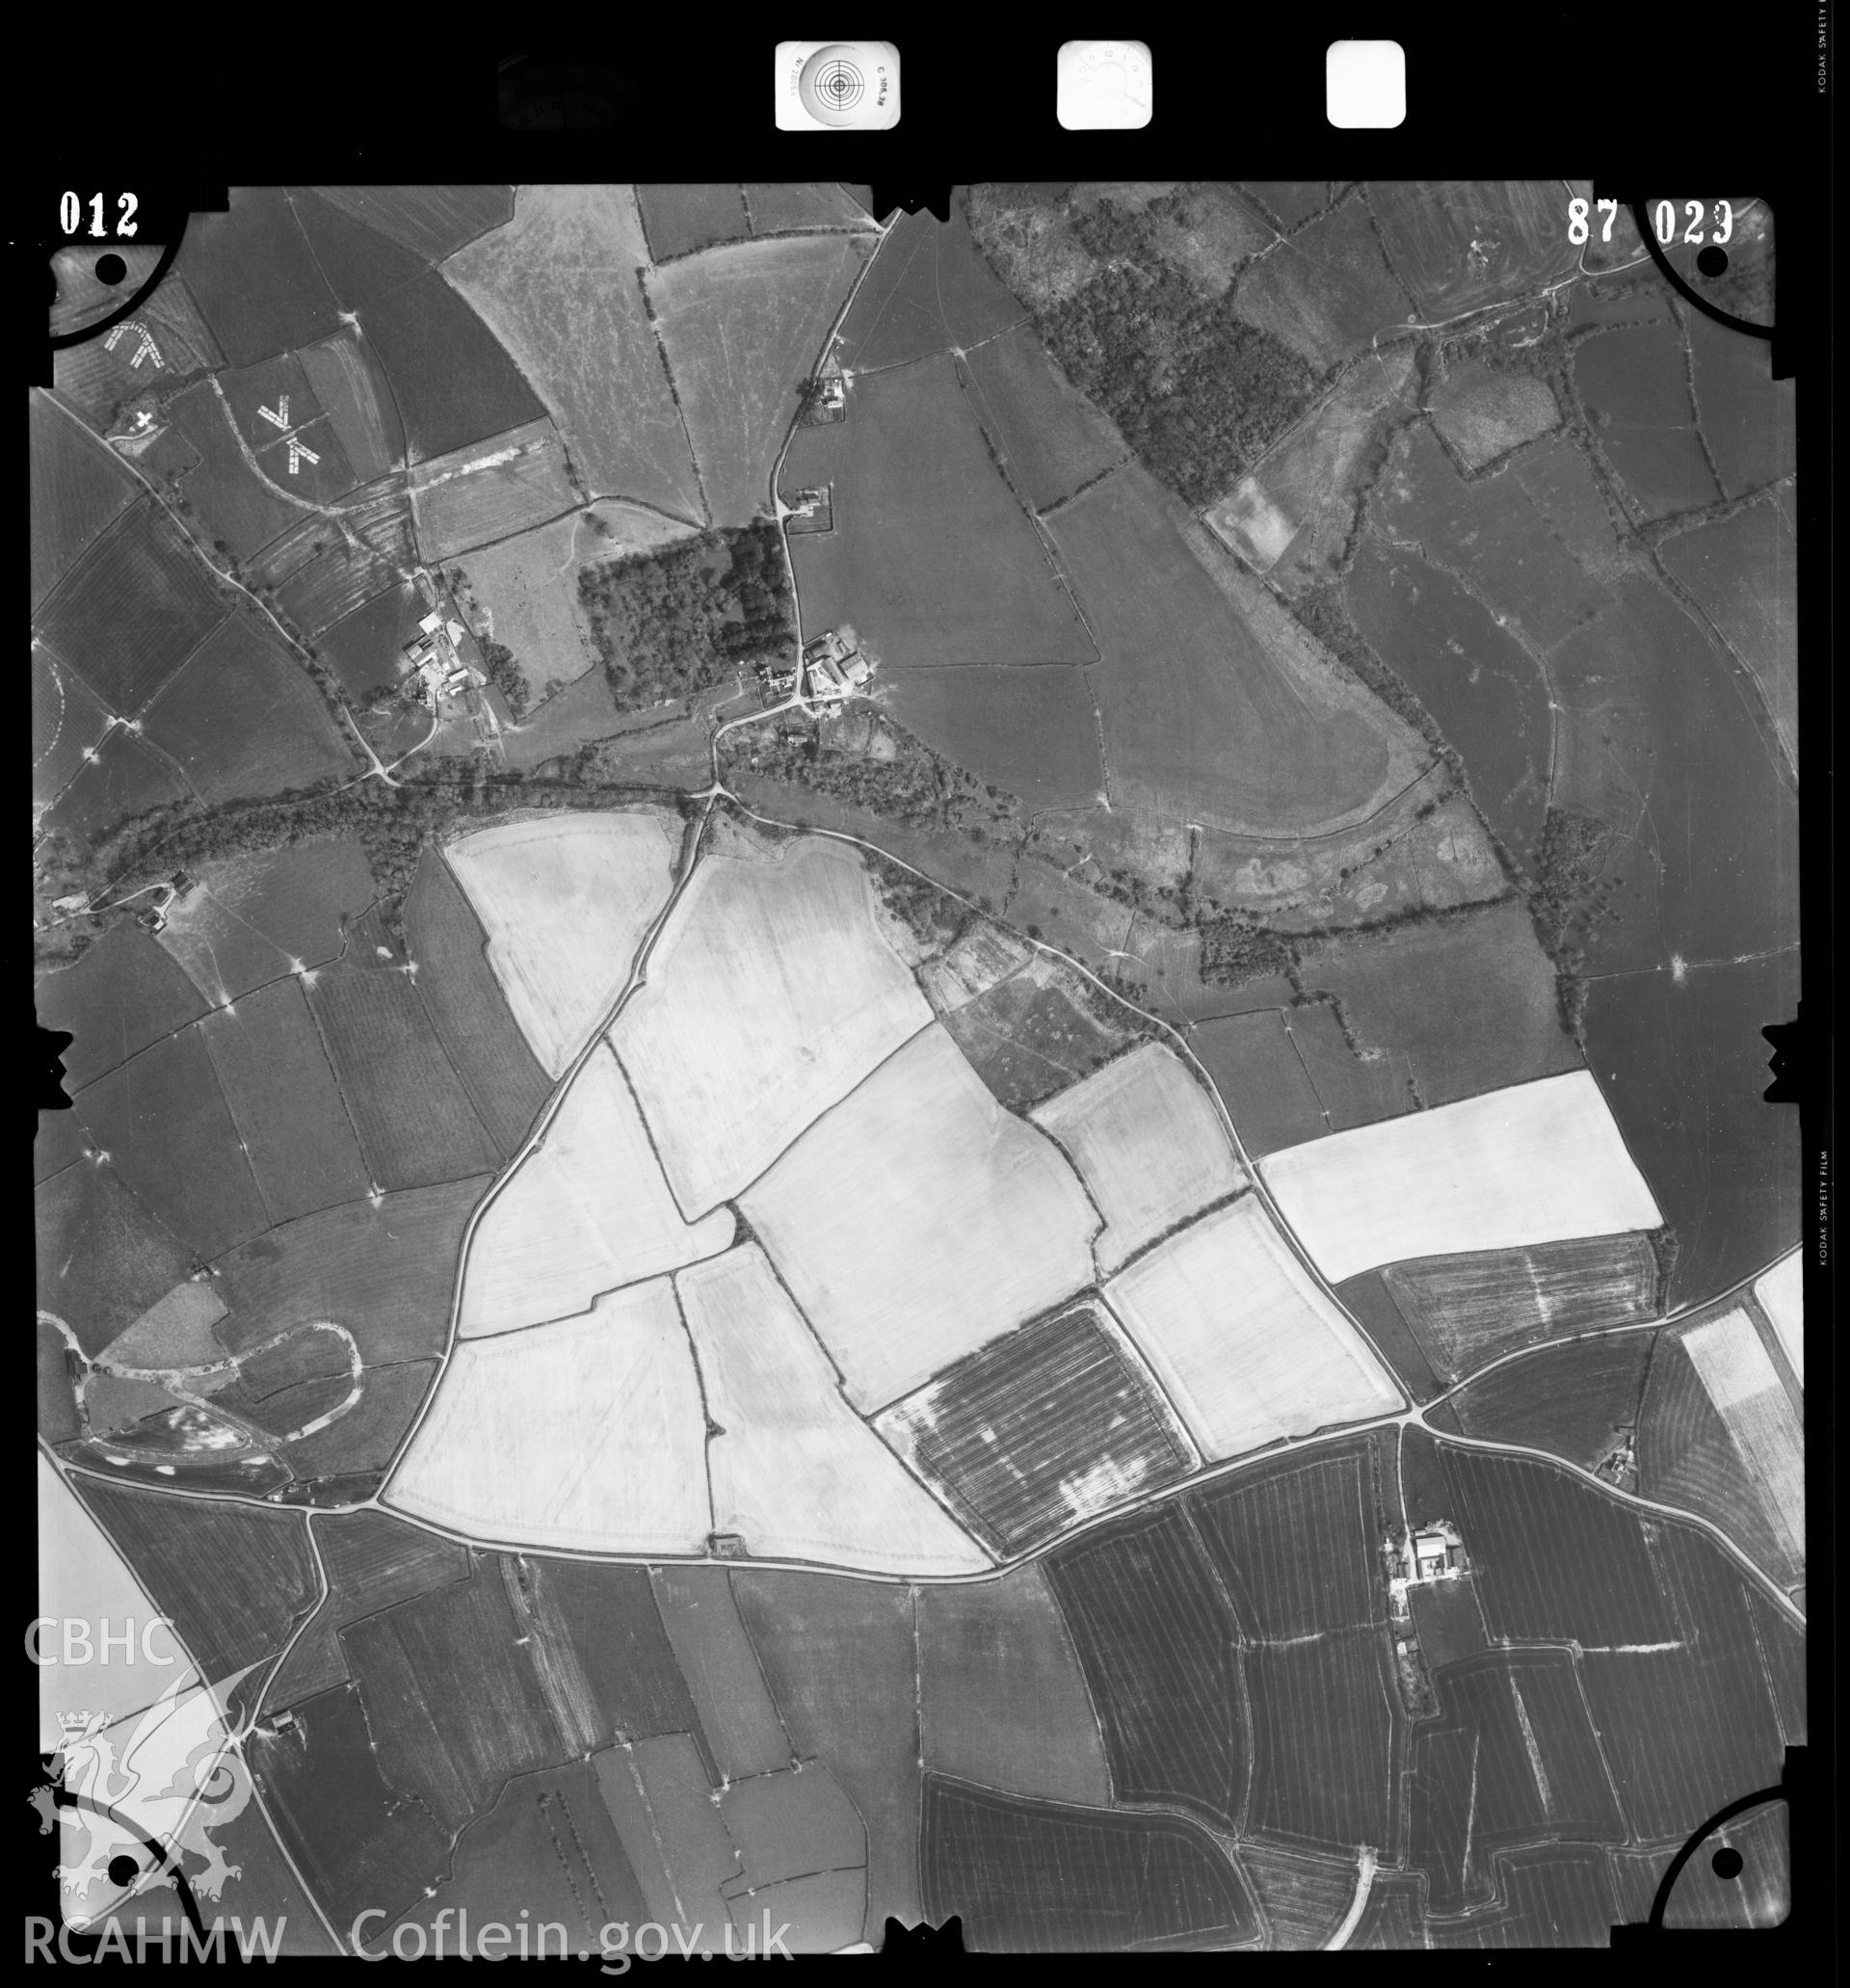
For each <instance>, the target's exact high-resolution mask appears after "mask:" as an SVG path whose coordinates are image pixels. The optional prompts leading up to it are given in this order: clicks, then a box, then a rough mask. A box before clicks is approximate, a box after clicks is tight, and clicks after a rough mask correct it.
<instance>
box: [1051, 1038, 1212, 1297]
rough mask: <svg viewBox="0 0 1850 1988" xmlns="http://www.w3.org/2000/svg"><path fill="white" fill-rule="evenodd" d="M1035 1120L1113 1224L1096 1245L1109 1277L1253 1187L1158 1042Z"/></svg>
mask: <svg viewBox="0 0 1850 1988" xmlns="http://www.w3.org/2000/svg"><path fill="white" fill-rule="evenodd" d="M1031 1116H1032V1118H1033V1120H1034V1123H1035V1124H1036V1125H1038V1126H1039V1127H1041V1129H1042V1130H1043V1131H1044V1132H1045V1133H1046V1134H1047V1136H1048V1137H1049V1138H1051V1139H1052V1140H1053V1141H1054V1143H1055V1144H1056V1145H1057V1146H1059V1148H1060V1149H1061V1151H1062V1152H1063V1153H1067V1154H1068V1155H1069V1156H1070V1158H1071V1160H1072V1162H1073V1164H1074V1165H1075V1166H1076V1167H1077V1168H1078V1170H1079V1178H1080V1179H1081V1180H1083V1181H1084V1182H1085V1185H1086V1191H1087V1192H1088V1193H1089V1194H1090V1195H1091V1197H1092V1199H1093V1201H1094V1203H1095V1204H1096V1205H1097V1208H1098V1211H1099V1213H1100V1214H1101V1215H1103V1216H1104V1218H1105V1226H1104V1228H1103V1230H1102V1231H1101V1232H1100V1233H1099V1235H1098V1237H1097V1241H1096V1242H1095V1244H1094V1246H1093V1247H1094V1254H1095V1256H1096V1259H1097V1264H1098V1268H1099V1271H1100V1273H1101V1274H1102V1275H1104V1276H1110V1275H1112V1274H1113V1273H1114V1272H1116V1271H1118V1270H1120V1269H1122V1268H1123V1265H1124V1263H1125V1262H1126V1261H1128V1259H1130V1258H1132V1257H1134V1256H1135V1255H1136V1254H1137V1252H1138V1251H1139V1250H1141V1249H1143V1248H1144V1247H1145V1246H1146V1245H1147V1244H1150V1243H1151V1242H1154V1241H1155V1240H1156V1238H1157V1237H1158V1236H1159V1235H1162V1234H1165V1233H1167V1232H1168V1231H1170V1230H1172V1229H1174V1228H1176V1226H1177V1225H1178V1224H1180V1223H1182V1222H1184V1221H1186V1220H1187V1219H1188V1218H1189V1217H1190V1216H1191V1215H1194V1214H1198V1213H1199V1212H1200V1211H1201V1210H1202V1209H1203V1208H1204V1207H1205V1206H1207V1205H1208V1204H1209V1203H1210V1202H1215V1201H1220V1200H1223V1199H1224V1198H1225V1197H1226V1196H1228V1195H1230V1194H1232V1193H1234V1192H1235V1191H1236V1190H1237V1189H1239V1188H1241V1187H1243V1186H1245V1185H1246V1184H1247V1182H1246V1174H1245V1171H1244V1169H1242V1167H1241V1166H1240V1163H1239V1161H1238V1160H1237V1159H1235V1158H1234V1157H1233V1150H1232V1148H1231V1146H1229V1143H1228V1138H1227V1134H1226V1132H1225V1131H1223V1130H1222V1128H1221V1122H1220V1120H1219V1119H1218V1118H1217V1117H1216V1116H1215V1113H1214V1107H1213V1104H1212V1103H1211V1101H1210V1100H1209V1099H1208V1097H1207V1094H1206V1093H1205V1092H1204V1091H1203V1088H1202V1087H1201V1085H1200V1084H1199V1083H1197V1081H1196V1080H1195V1078H1194V1076H1193V1075H1192V1074H1190V1072H1189V1070H1188V1068H1187V1066H1186V1065H1185V1064H1183V1063H1182V1062H1181V1060H1180V1059H1179V1058H1178V1057H1177V1056H1176V1054H1175V1053H1174V1051H1172V1050H1170V1049H1166V1048H1164V1047H1162V1046H1161V1045H1160V1044H1157V1043H1145V1044H1142V1045H1140V1046H1139V1047H1137V1048H1135V1049H1133V1050H1132V1051H1131V1052H1130V1053H1129V1055H1127V1056H1121V1057H1120V1058H1119V1059H1118V1060H1117V1061H1116V1062H1115V1063H1108V1064H1106V1065H1105V1067H1104V1068H1103V1069H1102V1070H1099V1071H1096V1072H1095V1073H1094V1074H1092V1075H1091V1076H1089V1077H1086V1078H1084V1079H1083V1080H1082V1081H1081V1082H1079V1083H1077V1084H1075V1085H1073V1087H1072V1088H1071V1089H1070V1090H1069V1091H1062V1092H1061V1093H1060V1094H1059V1095H1058V1096H1057V1097H1054V1098H1050V1099H1049V1100H1047V1101H1046V1103H1044V1104H1043V1105H1040V1106H1038V1107H1037V1108H1036V1110H1035V1111H1034V1112H1033V1113H1032V1114H1031Z"/></svg>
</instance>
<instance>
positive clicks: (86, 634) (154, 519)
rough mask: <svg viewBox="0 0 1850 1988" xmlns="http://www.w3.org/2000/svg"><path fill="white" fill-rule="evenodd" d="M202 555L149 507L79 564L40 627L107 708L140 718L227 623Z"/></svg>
mask: <svg viewBox="0 0 1850 1988" xmlns="http://www.w3.org/2000/svg"><path fill="white" fill-rule="evenodd" d="M224 619H225V600H224V597H223V596H221V595H220V593H219V591H218V589H217V588H216V587H215V586H214V585H213V584H212V582H211V580H210V579H209V578H208V577H207V575H206V573H205V570H204V569H203V568H202V567H201V565H200V563H199V559H198V554H197V553H196V552H195V551H194V550H193V548H192V546H190V545H189V544H188V543H186V541H185V540H184V539H183V538H181V536H180V535H179V533H178V532H177V531H175V530H174V528H173V526H172V524H171V523H170V522H169V521H168V519H167V518H166V517H165V516H164V515H163V514H162V513H161V511H160V508H159V507H158V506H157V505H156V504H155V503H154V502H153V501H152V500H151V499H149V500H147V501H145V502H143V503H137V504H134V505H131V506H130V507H129V509H128V510H127V511H126V512H124V513H123V515H122V516H121V517H120V518H119V519H118V520H117V522H116V523H115V524H114V525H113V526H112V527H111V528H110V529H109V530H108V531H107V532H105V533H104V534H103V536H102V537H101V538H100V539H98V540H97V541H96V542H95V543H92V546H91V548H90V550H89V551H88V552H86V553H85V554H84V556H83V557H82V558H81V559H80V560H79V561H78V562H77V564H76V565H75V566H73V567H72V568H71V569H70V570H69V572H67V573H66V576H65V578H64V580H63V582H62V583H61V584H60V585H59V587H58V589H57V591H56V592H55V593H54V594H53V595H52V596H51V598H50V599H49V600H48V601H47V602H46V603H45V605H44V607H43V608H42V609H41V610H40V616H39V621H38V625H39V627H40V631H41V632H42V633H43V635H44V638H45V640H46V641H47V642H49V643H50V644H51V646H52V648H53V649H56V650H57V651H58V654H59V655H60V656H61V657H63V658H64V660H65V661H66V662H67V663H68V664H69V665H70V666H71V668H72V669H74V670H75V671H76V672H77V674H78V675H79V676H81V677H82V678H83V679H84V681H85V682H86V683H87V684H88V685H89V686H90V688H91V689H92V690H93V691H94V692H95V693H96V695H97V697H98V699H99V700H100V701H101V702H102V706H103V708H104V710H106V711H110V712H115V713H119V714H120V715H122V716H124V717H126V716H129V715H131V714H133V713H134V712H135V711H138V710H139V709H140V708H141V707H142V705H143V704H145V702H147V700H148V699H149V698H150V697H152V696H153V694H154V693H155V692H156V691H157V690H158V689H159V688H160V687H161V685H162V684H163V683H165V682H166V681H167V679H168V678H169V677H170V676H172V674H173V673H174V671H175V670H177V669H178V668H179V667H180V664H181V663H182V662H183V661H184V660H185V659H186V658H187V657H188V656H189V655H191V654H192V652H193V650H194V649H197V648H198V645H199V643H200V642H201V641H202V640H203V639H204V637H205V636H206V635H207V634H208V633H209V632H210V631H211V630H212V629H213V628H214V627H216V626H217V625H218V623H220V622H221V621H223V620H224Z"/></svg>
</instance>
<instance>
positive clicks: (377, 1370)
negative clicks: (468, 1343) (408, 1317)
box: [259, 1361, 436, 1504]
mask: <svg viewBox="0 0 1850 1988" xmlns="http://www.w3.org/2000/svg"><path fill="white" fill-rule="evenodd" d="M435 1377H436V1366H435V1365H434V1364H433V1363H432V1362H430V1361H417V1362H414V1363H412V1364H410V1365H404V1366H369V1367H368V1368H366V1370H365V1372H364V1373H363V1374H362V1375H361V1377H360V1383H361V1384H360V1396H359V1399H358V1400H357V1402H356V1403H355V1404H354V1406H353V1407H352V1408H351V1409H349V1410H348V1412H347V1413H346V1414H345V1415H343V1416H342V1417H341V1418H339V1420H338V1421H334V1422H330V1424H329V1425H328V1426H327V1427H326V1428H324V1429H316V1430H313V1431H311V1432H310V1433H309V1434H307V1435H305V1436H301V1437H299V1438H298V1439H297V1440H296V1441H295V1442H293V1443H286V1444H284V1445H283V1446H282V1460H283V1461H284V1462H285V1463H286V1464H287V1465H288V1467H289V1469H290V1470H291V1471H293V1472H294V1473H295V1475H296V1478H297V1480H298V1481H297V1483H296V1485H295V1486H294V1489H293V1496H294V1497H295V1498H298V1499H300V1500H302V1501H303V1502H304V1503H309V1504H313V1503H316V1502H326V1503H341V1502H346V1501H348V1500H350V1499H352V1498H370V1497H371V1496H372V1495H373V1494H374V1492H376V1491H377V1490H378V1489H379V1480H380V1472H381V1471H383V1470H384V1468H385V1466H386V1465H387V1464H388V1463H390V1462H391V1460H392V1455H393V1453H394V1451H396V1449H397V1448H398V1445H400V1444H401V1443H402V1442H403V1441H404V1440H405V1432H406V1430H407V1429H409V1428H410V1425H411V1420H412V1418H413V1417H414V1416H415V1415H416V1414H417V1411H418V1409H419V1408H420V1407H421V1406H422V1405H423V1401H424V1397H425V1395H426V1394H428V1393H429V1392H430V1390H431V1382H432V1381H433V1379H434V1378H435ZM329 1392H330V1391H328V1390H326V1389H317V1390H316V1391H315V1393H314V1398H313V1399H312V1400H311V1399H310V1398H309V1395H310V1391H309V1389H307V1388H296V1389H292V1390H290V1391H289V1392H287V1393H285V1394H278V1395H277V1396H276V1397H275V1398H274V1399H272V1400H270V1401H267V1402H265V1403H264V1405H263V1414H262V1416H261V1418H259V1419H260V1420H261V1421H262V1423H263V1425H264V1426H266V1427H270V1426H274V1427H276V1428H278V1429H279V1430H291V1429H300V1428H302V1427H303V1426H304V1423H305V1422H306V1421H307V1420H308V1419H309V1418H310V1417H311V1416H315V1415H318V1414H320V1413H322V1412H325V1410H326V1409H327V1408H329V1407H330V1406H331V1405H332V1403H331V1402H330V1400H328V1399H326V1398H325V1396H326V1395H327V1394H328V1393H329ZM322 1487H325V1488H322Z"/></svg>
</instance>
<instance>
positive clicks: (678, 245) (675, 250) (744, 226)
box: [636, 182, 752, 262]
mask: <svg viewBox="0 0 1850 1988" xmlns="http://www.w3.org/2000/svg"><path fill="white" fill-rule="evenodd" d="M636 204H637V206H638V207H639V208H640V209H641V210H642V219H643V229H644V232H645V234H646V235H647V242H648V251H649V253H648V259H649V260H650V261H651V262H667V261H670V260H671V259H672V258H674V256H676V255H686V254H688V253H689V252H691V251H693V250H695V249H706V248H710V247H711V246H712V245H713V244H714V243H715V242H731V241H736V240H737V239H738V238H739V237H740V236H741V235H743V234H746V233H749V232H750V230H751V225H752V224H751V217H750V216H749V215H748V214H747V212H746V205H745V190H744V188H743V187H741V186H739V185H737V184H736V183H734V184H733V185H730V186H726V185H722V184H720V183H718V182H704V183H701V184H700V185H693V186H638V187H637V189H636Z"/></svg>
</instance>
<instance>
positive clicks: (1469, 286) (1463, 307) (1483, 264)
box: [1299, 179, 1579, 318]
mask: <svg viewBox="0 0 1850 1988" xmlns="http://www.w3.org/2000/svg"><path fill="white" fill-rule="evenodd" d="M1367 197H1368V206H1369V210H1370V211H1371V212H1372V213H1373V215H1374V217H1375V220H1376V222H1377V223H1378V224H1379V225H1380V227H1381V233H1382V238H1383V241H1384V243H1385V245H1386V249H1387V252H1388V259H1389V261H1390V262H1391V263H1392V265H1393V267H1394V270H1395V272H1396V273H1397V274H1398V276H1399V277H1400V279H1401V280H1402V282H1404V283H1405V284H1406V285H1407V287H1408V289H1409V290H1411V291H1412V292H1413V294H1414V297H1415V298H1416V299H1417V300H1418V302H1419V305H1420V308H1421V311H1422V313H1423V314H1424V315H1425V316H1426V317H1428V318H1450V317H1457V316H1459V315H1461V314H1462V313H1463V312H1465V311H1468V310H1475V309H1477V308H1478V307H1479V306H1481V305H1486V304H1493V303H1495V302H1497V301H1498V300H1499V299H1501V298H1506V297H1519V296H1521V295H1522V294H1524V293H1525V292H1527V291H1531V290H1539V289H1541V288H1542V287H1543V285H1544V284H1546V283H1547V282H1549V281H1550V280H1552V279H1553V278H1556V277H1562V276H1566V275H1567V274H1568V273H1569V272H1570V271H1571V270H1572V269H1573V267H1574V265H1575V263H1576V262H1577V261H1578V260H1579V252H1578V251H1577V250H1576V249H1575V248H1573V246H1572V245H1571V244H1570V243H1569V241H1568V231H1567V222H1566V218H1565V216H1566V209H1565V207H1564V205H1563V202H1564V200H1565V199H1566V196H1565V195H1564V194H1563V192H1562V190H1561V185H1560V182H1559V181H1558V180H1553V179H1534V180H1529V179H1442V180H1438V181H1433V180H1419V181H1414V180H1371V181H1370V182H1369V185H1368V195H1367ZM1299 239H1302V237H1300V238H1299Z"/></svg>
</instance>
